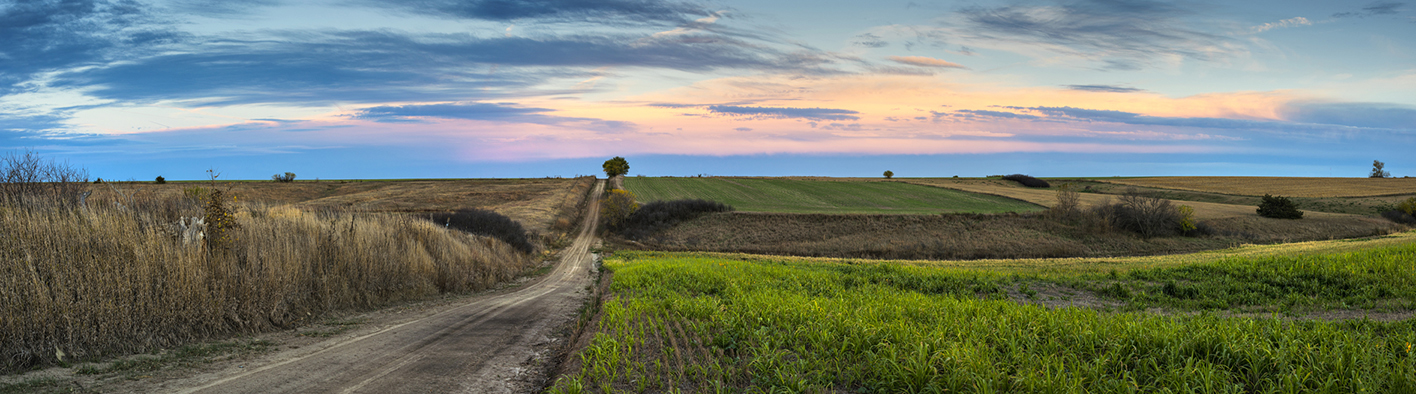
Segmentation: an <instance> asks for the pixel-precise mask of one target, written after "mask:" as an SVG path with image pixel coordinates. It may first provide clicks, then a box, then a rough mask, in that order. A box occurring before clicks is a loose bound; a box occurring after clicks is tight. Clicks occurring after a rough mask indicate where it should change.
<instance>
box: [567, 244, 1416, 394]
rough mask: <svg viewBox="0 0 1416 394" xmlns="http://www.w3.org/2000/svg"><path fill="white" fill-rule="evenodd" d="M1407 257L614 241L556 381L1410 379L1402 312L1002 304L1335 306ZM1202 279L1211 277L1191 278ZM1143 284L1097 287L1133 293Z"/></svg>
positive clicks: (1409, 339) (1001, 386) (1373, 383)
mask: <svg viewBox="0 0 1416 394" xmlns="http://www.w3.org/2000/svg"><path fill="white" fill-rule="evenodd" d="M1413 255H1416V246H1411V245H1409V244H1407V245H1396V246H1382V247H1377V248H1373V249H1371V250H1366V251H1357V252H1347V253H1334V254H1327V255H1317V256H1294V257H1288V258H1285V257H1230V258H1225V257H1224V256H1217V257H1215V258H1214V259H1212V260H1206V261H1202V262H1199V263H1195V264H1189V265H1181V266H1168V267H1158V268H1147V269H1141V270H1134V271H1126V270H1123V271H1122V272H1119V273H1117V274H1114V275H1113V274H1110V273H1093V272H1086V273H1078V274H1073V275H1054V274H1050V275H1045V276H1029V275H1028V274H1027V273H1026V272H1024V273H1023V274H1021V275H1020V274H1019V273H1018V272H1017V271H1013V272H1010V273H1008V274H1004V273H1000V272H994V271H988V270H979V269H959V268H943V267H928V266H915V265H910V264H903V263H888V262H887V263H868V262H862V261H848V260H846V261H839V260H812V259H801V258H786V259H774V258H770V257H746V256H742V255H738V256H730V255H702V254H676V253H648V252H621V253H617V254H615V255H614V256H613V257H611V258H608V259H606V260H605V267H606V268H607V269H608V270H609V271H610V272H611V273H612V275H613V284H612V285H611V291H612V292H613V294H614V296H613V297H611V298H609V299H608V300H607V301H605V303H604V305H603V308H602V310H603V314H602V315H601V318H600V319H599V322H598V327H597V331H596V333H595V337H594V338H593V339H592V341H591V344H590V346H589V347H588V348H586V349H585V350H584V351H582V352H580V353H579V356H578V357H580V358H581V360H580V361H581V364H582V365H583V367H582V368H581V369H580V370H579V371H575V372H572V373H571V374H568V375H566V376H563V377H562V378H561V379H560V380H559V381H557V382H556V384H555V386H553V388H552V391H553V392H560V393H568V392H587V391H588V392H611V391H632V392H645V391H652V392H673V391H686V392H695V391H696V392H838V391H857V390H859V391H865V392H891V393H894V392H909V393H931V392H1101V393H1135V392H1233V393H1291V392H1411V391H1412V390H1416V359H1413V354H1412V351H1413V350H1412V347H1411V346H1412V344H1413V343H1416V320H1412V319H1407V320H1405V321H1397V322H1374V321H1370V320H1365V319H1364V320H1349V321H1322V320H1301V319H1298V320H1295V319H1285V318H1278V317H1269V318H1243V317H1226V316H1225V315H1224V314H1222V313H1212V312H1199V313H1181V314H1173V315H1160V314H1150V313H1138V312H1116V311H1105V310H1097V309H1086V308H1060V309H1047V308H1045V307H1042V306H1038V305H1032V304H1022V303H1018V302H1016V301H1015V300H1011V299H1009V296H1008V291H1007V289H1008V288H1009V287H1010V286H1014V285H1015V284H1016V283H1017V282H1019V281H1023V282H1027V281H1048V282H1055V283H1072V284H1074V285H1082V284H1085V283H1097V284H1101V283H1112V284H1116V285H1117V286H1121V287H1125V286H1160V288H1159V289H1158V290H1155V291H1156V292H1157V293H1160V294H1168V293H1166V292H1165V291H1164V286H1165V283H1172V286H1179V285H1175V284H1174V283H1179V282H1177V278H1180V277H1184V278H1189V279H1188V280H1187V281H1184V282H1183V283H1184V285H1185V286H1191V288H1194V289H1195V291H1193V292H1191V291H1184V290H1179V291H1172V293H1174V294H1176V295H1178V298H1177V297H1172V298H1177V299H1179V298H1184V297H1188V298H1184V299H1193V300H1205V299H1210V298H1215V297H1218V298H1219V299H1218V300H1217V301H1215V302H1219V303H1221V304H1223V305H1229V306H1233V305H1240V304H1245V303H1248V304H1251V305H1266V304H1271V303H1281V302H1284V300H1287V299H1289V298H1291V297H1303V298H1306V299H1310V300H1317V301H1314V302H1315V303H1317V304H1323V305H1328V306H1331V305H1329V304H1325V303H1329V302H1343V301H1344V300H1349V298H1351V297H1354V294H1357V295H1358V296H1360V297H1368V295H1370V297H1372V298H1373V299H1384V298H1393V297H1395V298H1397V299H1406V300H1409V299H1410V296H1411V294H1412V293H1413V288H1416V284H1413V283H1412V273H1411V269H1410V264H1411V263H1410V262H1411V261H1413ZM1205 276H1211V277H1214V278H1217V279H1214V282H1213V283H1210V282H1204V281H1203V280H1200V281H1198V282H1197V281H1195V279H1197V278H1202V277H1205ZM1226 278H1227V279H1226ZM1108 281H1109V282H1108ZM1167 281H1170V282H1167ZM1246 281H1247V282H1260V283H1267V284H1268V286H1269V287H1267V288H1264V287H1253V288H1235V289H1230V290H1229V291H1228V294H1249V296H1248V298H1243V299H1244V300H1248V301H1240V302H1238V303H1236V302H1235V301H1233V300H1230V299H1224V298H1223V296H1222V294H1225V293H1214V292H1212V290H1215V289H1212V288H1205V287H1195V286H1201V285H1205V283H1209V285H1212V286H1220V284H1223V283H1228V284H1230V285H1232V286H1238V283H1241V282H1246ZM1285 283H1287V284H1292V286H1287V285H1283V284H1285ZM1314 286H1316V287H1314ZM1324 287H1335V288H1336V289H1333V290H1323V289H1322V288H1324ZM1254 289H1266V290H1263V291H1259V290H1254ZM1373 289H1377V290H1373ZM1383 289H1384V290H1383ZM1139 291H1144V290H1143V289H1140V288H1138V289H1137V293H1132V294H1116V295H1108V294H1101V296H1103V297H1111V298H1113V299H1116V300H1120V301H1121V302H1132V301H1133V300H1132V299H1135V298H1137V297H1138V294H1139ZM1148 294H1149V293H1148ZM1215 294H1221V295H1219V296H1215ZM1123 296H1125V297H1123ZM1349 301H1350V300H1349ZM1135 302H1140V301H1135ZM1147 302H1157V301H1155V300H1151V301H1147ZM1196 302H1201V303H1202V302H1203V301H1196ZM1165 305H1169V306H1172V307H1177V308H1184V307H1195V308H1199V309H1205V305H1207V304H1197V305H1188V304H1183V303H1180V302H1171V303H1169V304H1165ZM1187 305H1188V306H1187Z"/></svg>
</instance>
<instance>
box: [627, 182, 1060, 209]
mask: <svg viewBox="0 0 1416 394" xmlns="http://www.w3.org/2000/svg"><path fill="white" fill-rule="evenodd" d="M624 184H625V189H626V190H629V191H630V192H633V193H634V194H635V196H636V198H637V199H638V200H639V201H640V202H649V201H669V200H678V199H687V198H694V199H705V200H710V201H717V202H720V203H724V204H728V205H731V206H733V208H734V209H736V210H737V211H739V212H773V213H828V214H937V213H997V212H1032V211H1040V210H1042V207H1040V206H1037V205H1035V204H1030V203H1027V202H1023V201H1019V200H1015V199H1011V198H1003V197H998V196H989V195H980V194H974V193H968V192H961V191H957V190H949V189H941V188H932V187H922V186H918V185H911V184H906V183H900V182H850V181H840V182H838V181H813V180H800V179H787V178H717V177H715V178H647V177H629V178H625V180H624Z"/></svg>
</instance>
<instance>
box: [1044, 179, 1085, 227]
mask: <svg viewBox="0 0 1416 394" xmlns="http://www.w3.org/2000/svg"><path fill="white" fill-rule="evenodd" d="M1081 201H1082V196H1081V193H1078V192H1077V190H1076V188H1075V187H1074V186H1072V184H1070V183H1069V184H1064V185H1061V186H1058V187H1057V204H1056V205H1053V206H1052V207H1051V208H1048V209H1047V216H1048V217H1050V218H1052V219H1053V220H1058V221H1062V222H1068V223H1074V222H1076V221H1078V220H1080V219H1081Z"/></svg>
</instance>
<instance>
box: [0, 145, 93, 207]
mask: <svg viewBox="0 0 1416 394" xmlns="http://www.w3.org/2000/svg"><path fill="white" fill-rule="evenodd" d="M88 187H89V184H88V171H87V170H84V169H82V168H78V167H73V166H70V165H69V164H68V163H61V162H55V161H54V160H46V159H44V158H41V157H40V156H39V154H38V153H35V152H34V151H32V150H25V151H23V152H11V153H9V154H7V155H5V156H3V157H0V199H3V200H9V201H11V202H19V201H22V200H27V199H34V198H40V199H53V200H57V201H62V202H65V203H70V204H73V203H77V202H78V201H79V195H80V193H82V192H83V191H84V190H86V189H87V188H88Z"/></svg>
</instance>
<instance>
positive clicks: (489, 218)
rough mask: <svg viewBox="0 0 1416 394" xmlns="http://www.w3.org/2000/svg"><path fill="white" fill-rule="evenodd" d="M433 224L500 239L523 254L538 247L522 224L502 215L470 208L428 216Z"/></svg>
mask: <svg viewBox="0 0 1416 394" xmlns="http://www.w3.org/2000/svg"><path fill="white" fill-rule="evenodd" d="M428 219H429V220H432V221H433V223H437V224H441V225H443V226H444V227H448V228H453V229H457V230H461V231H465V232H468V233H472V234H477V235H483V236H488V237H492V238H496V239H500V240H502V241H503V242H506V243H507V244H510V245H511V246H512V247H515V248H516V249H517V250H520V251H521V252H523V253H532V252H535V251H536V247H535V246H534V245H532V244H531V241H530V240H529V239H528V238H527V237H526V229H525V228H523V227H521V223H517V222H516V221H515V220H511V218H509V217H506V216H505V215H502V214H500V213H496V212H492V211H488V210H482V209H476V208H469V209H460V210H458V211H457V212H450V213H435V214H432V215H428Z"/></svg>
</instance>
